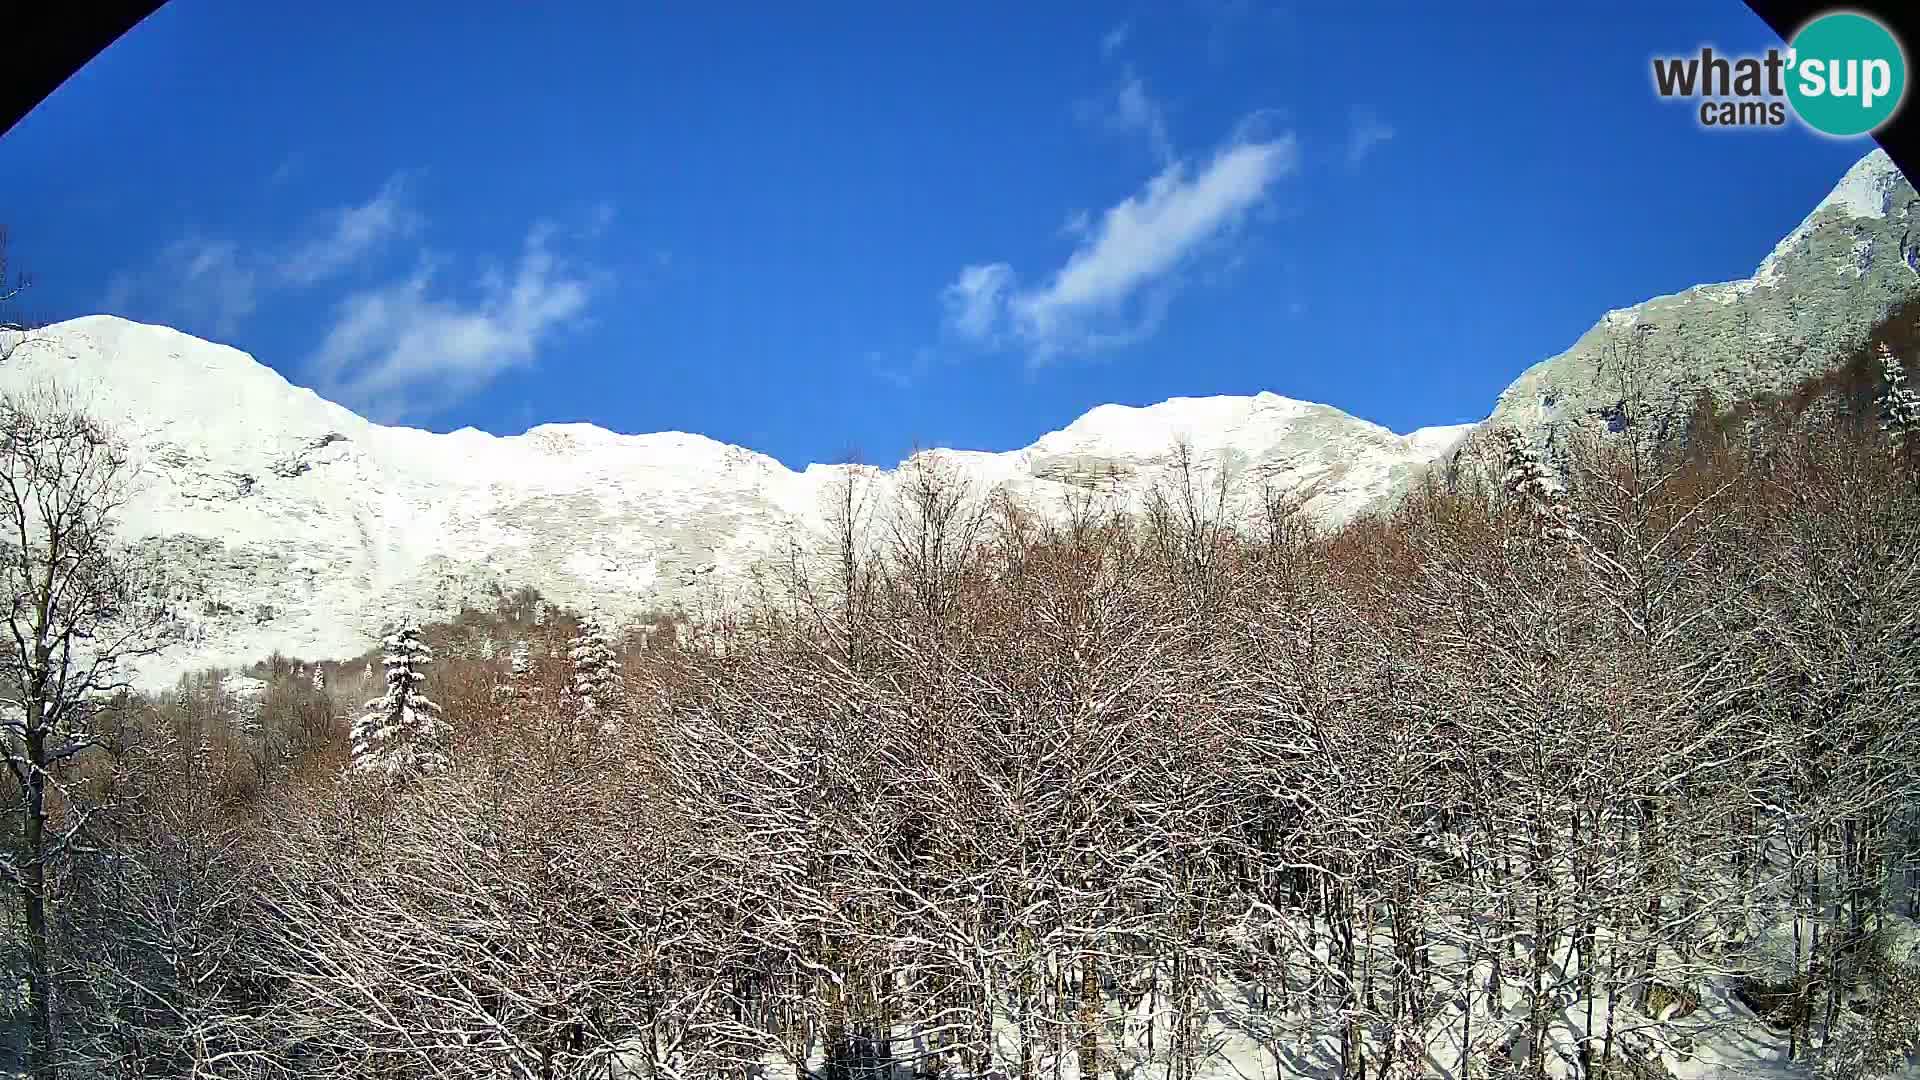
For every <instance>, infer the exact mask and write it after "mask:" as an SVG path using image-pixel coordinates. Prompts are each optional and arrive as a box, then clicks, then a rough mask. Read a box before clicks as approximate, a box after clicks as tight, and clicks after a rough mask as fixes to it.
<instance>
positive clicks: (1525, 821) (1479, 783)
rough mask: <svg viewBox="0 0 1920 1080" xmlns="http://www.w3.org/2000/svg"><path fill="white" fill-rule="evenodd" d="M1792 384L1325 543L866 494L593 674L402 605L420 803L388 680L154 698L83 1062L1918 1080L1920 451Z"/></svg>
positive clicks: (514, 620)
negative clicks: (373, 735) (382, 731)
mask: <svg viewBox="0 0 1920 1080" xmlns="http://www.w3.org/2000/svg"><path fill="white" fill-rule="evenodd" d="M1883 396H1884V395H1883ZM1805 404H1806V403H1805V402H1800V403H1797V404H1795V405H1793V406H1792V407H1781V408H1778V409H1776V410H1774V411H1773V412H1771V413H1769V414H1765V415H1761V414H1755V413H1751V412H1749V413H1747V414H1745V415H1743V416H1742V417H1741V418H1740V422H1738V423H1731V424H1727V423H1721V424H1697V425H1695V429H1694V430H1693V432H1692V434H1691V436H1690V437H1689V438H1688V439H1687V440H1686V441H1685V443H1684V445H1681V444H1679V443H1677V442H1676V441H1674V440H1656V439H1652V438H1644V437H1642V429H1643V427H1644V425H1639V424H1636V423H1635V422H1634V417H1633V416H1632V414H1631V410H1629V413H1628V415H1627V422H1626V423H1625V424H1624V425H1623V426H1624V430H1623V431H1622V432H1621V433H1619V434H1618V435H1615V436H1613V437H1610V438H1606V439H1598V438H1596V439H1590V440H1581V439H1575V440H1573V441H1572V442H1570V443H1568V444H1566V445H1564V446H1562V447H1561V448H1560V449H1559V452H1558V457H1559V458H1560V459H1561V460H1563V461H1564V463H1565V469H1564V474H1562V473H1560V472H1559V471H1558V470H1551V469H1548V468H1546V467H1543V466H1542V465H1541V464H1540V462H1539V461H1538V459H1537V458H1536V456H1535V455H1534V454H1533V452H1532V448H1530V447H1528V446H1526V445H1525V444H1524V443H1523V442H1521V441H1519V440H1514V439H1508V440H1505V441H1502V440H1500V439H1498V438H1490V439H1488V440H1487V441H1486V442H1485V443H1484V445H1479V446H1476V447H1472V448H1469V450H1468V451H1467V459H1466V461H1465V462H1464V464H1463V467H1462V468H1460V469H1457V470H1455V471H1454V473H1453V475H1454V476H1455V477H1456V478H1457V481H1458V482H1457V483H1456V485H1455V486H1454V487H1453V488H1452V489H1450V490H1438V489H1434V490H1428V491H1424V492H1420V493H1416V494H1415V496H1413V497H1412V498H1410V499H1409V500H1408V501H1407V502H1406V503H1405V504H1403V505H1401V506H1399V507H1398V508H1397V509H1396V510H1395V511H1394V512H1393V513H1392V514H1391V515H1390V516H1389V517H1387V518H1385V519H1378V520H1368V521H1364V522H1361V523H1359V524H1356V525H1353V526H1350V527H1348V528H1345V529H1343V530H1340V531H1339V532H1337V533H1335V534H1332V535H1323V534H1321V533H1320V532H1318V531H1317V530H1315V529H1314V528H1312V527H1311V526H1310V525H1309V523H1308V522H1307V521H1306V520H1305V519H1304V518H1303V516H1302V515H1301V514H1300V512H1299V511H1298V509H1297V506H1296V504H1295V503H1294V501H1292V500H1290V499H1289V498H1286V497H1282V496H1280V495H1278V494H1276V493H1275V492H1274V490H1272V489H1271V488H1270V487H1268V486H1267V485H1266V484H1265V483H1264V482H1263V480H1262V478H1261V477H1259V476H1258V475H1250V474H1236V473H1235V471H1234V468H1233V466H1232V465H1231V463H1226V464H1224V465H1221V464H1216V463H1206V462H1200V461H1198V460H1195V459H1194V458H1192V457H1191V456H1190V455H1187V454H1185V453H1183V452H1179V451H1176V452H1175V454H1174V457H1173V461H1174V463H1175V464H1174V467H1173V468H1171V469H1170V470H1169V471H1168V478H1167V479H1166V480H1165V482H1164V483H1163V484H1162V485H1161V487H1160V488H1159V489H1158V490H1157V492H1156V493H1155V494H1154V495H1153V497H1151V498H1150V499H1148V500H1147V501H1146V503H1145V505H1144V506H1134V507H1129V506H1126V505H1123V504H1122V503H1121V502H1119V501H1118V500H1116V499H1114V498H1112V497H1110V494H1109V493H1106V492H1102V491H1097V490H1087V491H1086V492H1085V493H1084V495H1083V496H1081V497H1076V498H1074V499H1071V500H1069V501H1068V502H1067V504H1066V505H1063V506H1059V507H1052V508H1042V509H1041V510H1036V509H1035V508H1023V507H1021V506H1018V505H1015V504H1014V503H1012V502H1010V501H1008V500H1006V499H1004V498H1000V497H997V496H995V495H994V494H993V493H988V492H980V491H972V490H969V489H967V487H966V486H965V484H964V483H963V481H962V480H961V478H960V476H959V474H957V473H954V472H949V471H946V470H944V469H943V468H942V466H941V464H940V462H939V459H938V458H937V457H923V458H920V459H917V460H916V461H915V462H912V463H909V465H908V466H906V467H905V468H904V470H903V479H902V480H901V481H900V482H899V483H898V484H897V485H895V486H894V487H892V488H891V489H889V490H888V493H887V494H886V495H885V497H884V498H883V497H882V495H881V490H882V489H881V488H880V487H879V486H878V485H877V483H876V482H874V481H872V480H871V479H870V478H867V477H864V476H863V475H862V474H859V473H855V474H853V475H851V476H850V477H849V479H848V480H847V482H846V484H845V486H844V488H843V489H842V490H840V491H839V492H838V493H837V494H836V497H835V500H834V506H833V508H832V512H831V513H830V514H829V519H830V520H831V521H832V522H833V523H834V525H835V529H834V532H835V533H836V534H837V535H836V536H835V537H834V538H833V540H832V542H830V543H829V544H827V545H825V547H824V548H819V549H813V550H807V551H803V552H796V555H795V558H794V559H793V560H792V562H791V564H790V565H789V566H788V567H786V568H785V569H784V570H781V571H779V572H770V573H769V575H768V577H767V579H766V581H765V583H764V587H763V588H762V589H761V591H760V593H759V594H758V596H757V598H755V599H754V601H753V602H752V603H750V604H747V605H745V606H743V607H740V608H737V609H734V610H735V612H736V613H735V614H734V615H731V616H728V617H726V618H716V619H712V620H707V621H704V622H701V623H699V624H686V623H682V624H678V625H674V624H662V625H660V626H656V627H655V628H653V629H652V630H651V631H650V632H647V633H644V634H640V633H635V634H632V635H628V636H627V637H626V638H625V639H623V641H622V642H621V643H620V646H619V648H618V649H617V652H618V654H619V655H618V660H617V664H615V665H614V670H616V671H617V673H618V678H617V679H615V680H612V681H608V680H607V679H605V678H602V677H600V676H595V677H594V678H593V679H588V680H583V679H581V678H580V677H579V672H578V671H576V670H575V669H576V667H577V664H576V659H577V657H579V656H581V655H586V653H584V652H583V651H582V650H581V649H579V648H577V647H576V645H577V639H579V638H580V637H581V635H582V629H581V626H580V624H579V622H578V620H577V619H576V618H575V617H574V616H573V615H571V614H568V613H564V612H557V611H550V610H547V609H545V607H544V605H541V604H540V603H539V602H538V600H537V598H534V597H531V596H525V595H523V596H521V597H518V598H513V599H511V600H509V601H503V604H502V608H501V611H500V612H497V613H493V614H490V615H484V616H483V615H480V614H477V613H476V614H470V615H468V616H465V617H463V619H462V620H461V621H460V622H459V623H457V624H455V625H450V626H438V627H429V628H426V630H425V631H424V632H423V633H421V634H420V635H419V637H420V639H421V640H422V641H423V642H424V643H425V645H426V646H427V648H428V649H430V650H431V656H430V657H428V656H427V650H423V649H419V648H416V647H414V646H411V645H409V646H408V648H407V656H408V658H406V659H405V660H404V663H405V664H406V665H409V666H408V667H407V670H408V671H410V672H411V671H415V670H417V671H418V672H419V673H421V678H420V680H419V681H418V683H417V686H416V684H415V683H413V682H410V681H408V680H401V681H400V682H399V683H397V684H396V685H406V686H409V687H414V688H415V689H414V690H411V691H409V692H417V693H419V694H421V695H422V696H423V697H425V698H427V699H430V701H431V702H432V706H433V708H434V710H435V711H436V713H437V715H439V716H442V717H444V718H445V720H446V725H445V727H446V735H445V736H444V737H445V739H446V740H447V742H446V745H445V747H444V750H445V751H446V752H445V754H444V762H445V765H444V767H436V768H435V769H434V770H432V771H431V772H426V773H422V774H406V773H404V772H403V773H399V774H395V775H391V776H366V775H360V774H359V773H355V772H352V771H351V770H349V768H348V766H349V764H350V763H351V762H352V760H353V748H352V743H351V741H350V739H349V735H348V732H349V727H350V725H351V723H352V721H353V720H354V718H356V717H358V716H359V715H361V714H362V712H363V705H364V703H365V701H366V700H367V699H368V698H373V697H376V696H378V695H380V694H381V693H382V688H383V686H385V685H387V683H385V682H384V677H383V674H382V671H381V668H382V666H383V663H382V662H383V661H384V659H386V658H384V657H381V656H379V655H369V656H368V657H364V658H362V659H361V660H358V661H354V662H350V663H347V664H331V665H312V664H302V663H297V662H294V661H288V660H280V661H276V662H275V663H274V664H271V665H269V666H268V667H266V668H263V669H261V670H260V671H259V672H258V673H257V674H259V675H260V676H262V677H264V678H265V679H266V681H267V689H266V691H265V694H264V696H256V697H253V698H249V699H248V700H247V701H240V700H238V699H235V698H234V697H233V695H231V694H228V693H227V692H226V691H225V690H223V689H221V684H220V680H219V679H217V678H209V679H207V680H203V681H201V682H199V683H197V684H190V685H183V687H182V688H181V691H180V692H179V693H176V694H173V695H169V696H166V697H163V698H159V699H153V700H147V699H133V698H128V699H124V700H123V701H122V702H121V703H120V704H121V706H122V707H121V709H120V710H118V715H120V716H122V717H123V718H124V726H123V728H122V729H120V730H118V731H117V732H116V734H115V737H114V738H113V739H112V740H110V745H108V746H106V747H105V748H104V751H105V752H102V753H100V754H97V755H94V756H93V757H92V758H91V760H90V763H89V764H88V765H87V766H86V768H85V771H84V772H81V773H75V774H73V775H72V777H71V779H70V782H69V783H68V784H67V785H66V787H65V789H63V793H62V796H61V799H60V800H59V801H58V805H57V806H56V809H55V812H54V817H55V819H56V820H60V821H69V820H72V819H73V818H74V816H75V815H78V814H80V813H83V812H84V813H85V814H87V815H89V816H88V818H87V822H86V824H87V830H86V835H87V836H89V837H90V838H92V840H91V841H90V842H88V843H86V844H78V845H75V846H74V847H73V848H72V849H71V850H70V851H69V852H68V853H67V855H66V856H65V857H64V858H63V860H62V862H61V864H60V872H59V874H58V875H57V876H56V878H55V879H54V880H53V882H52V883H51V884H50V886H49V889H50V891H51V894H52V897H53V903H52V911H53V912H54V929H53V948H52V955H53V956H54V957H55V958H56V960H57V966H56V968H55V971H54V975H53V979H54V988H55V989H54V993H53V994H52V1003H53V1012H54V1018H55V1020H54V1027H55V1029H56V1030H57V1036H58V1037H57V1042H56V1048H55V1049H56V1055H55V1056H56V1059H57V1061H58V1062H59V1066H60V1068H62V1069H63V1070H66V1071H64V1072H63V1073H62V1075H71V1076H94V1075H116V1076H135V1075H139V1076H160V1075H164V1076H258V1077H267V1076H274V1077H279V1076H287V1077H327V1076H335V1077H343V1078H344V1077H370V1076H379V1077H428V1076H434V1077H441V1076H445V1077H469V1076H471V1077H482V1076H485V1077H498V1076H515V1077H528V1078H534V1077H538V1078H541V1080H546V1078H557V1077H588V1076H614V1075H624V1074H631V1075H639V1076H644V1077H658V1078H669V1077H694V1076H729V1077H751V1076H760V1075H780V1076H785V1075H794V1074H799V1075H803V1076H821V1077H830V1078H833V1080H853V1078H855V1077H862V1078H864V1077H881V1076H898V1075H901V1074H902V1071H905V1072H907V1073H911V1074H913V1075H921V1076H946V1077H983V1076H988V1075H994V1076H1003V1077H1009V1078H1017V1080H1042V1078H1058V1077H1064V1076H1073V1077H1093V1076H1112V1077H1114V1078H1115V1080H1128V1078H1131V1077H1144V1076H1166V1077H1169V1078H1171V1080H1187V1078H1191V1077H1196V1076H1199V1075H1201V1074H1222V1075H1224V1073H1225V1070H1227V1069H1228V1068H1229V1067H1231V1068H1235V1069H1238V1070H1240V1071H1241V1072H1242V1073H1243V1074H1246V1075H1255V1074H1258V1075H1265V1076H1274V1075H1278V1076H1292V1075H1303V1076H1304V1075H1338V1076H1345V1077H1356V1078H1378V1080H1391V1078H1399V1077H1425V1076H1450V1077H1456V1078H1464V1077H1467V1076H1474V1077H1481V1076H1495V1075H1513V1076H1534V1077H1546V1076H1581V1077H1588V1076H1591V1077H1615V1076H1659V1075H1664V1071H1663V1070H1664V1067H1665V1066H1664V1065H1663V1062H1675V1061H1678V1060H1680V1059H1683V1058H1686V1057H1689V1056H1696V1057H1699V1058H1701V1059H1702V1060H1706V1061H1711V1060H1714V1058H1715V1056H1718V1058H1719V1060H1722V1061H1725V1062H1727V1063H1728V1067H1730V1068H1733V1069H1735V1070H1736V1071H1738V1069H1739V1068H1740V1067H1741V1065H1742V1062H1741V1061H1740V1060H1738V1059H1734V1058H1729V1057H1727V1056H1726V1055H1729V1054H1732V1053H1734V1052H1735V1049H1734V1048H1736V1047H1749V1048H1751V1047H1758V1048H1759V1049H1758V1050H1755V1051H1753V1052H1755V1053H1760V1054H1765V1053H1772V1052H1774V1051H1775V1050H1777V1051H1778V1052H1780V1053H1784V1054H1788V1055H1791V1056H1793V1057H1794V1058H1796V1059H1800V1060H1803V1061H1805V1062H1807V1063H1809V1065H1810V1066H1817V1067H1818V1068H1819V1069H1821V1070H1823V1072H1824V1073H1825V1074H1826V1075H1832V1076H1862V1077H1863V1076H1871V1075H1878V1074H1881V1073H1884V1072H1887V1071H1890V1070H1892V1069H1894V1068H1897V1067H1899V1065H1900V1064H1901V1063H1903V1062H1906V1061H1908V1060H1910V1058H1909V1055H1912V1054H1915V1053H1916V1052H1920V1043H1917V1042H1916V1040H1917V1039H1920V1034H1917V1033H1920V958H1916V957H1914V956H1913V955H1912V951H1911V947H1912V944H1913V942H1914V941H1916V940H1920V939H1916V938H1915V936H1914V934H1913V929H1912V928H1913V926H1914V923H1913V921H1912V920H1913V918H1914V916H1915V915H1916V914H1920V911H1917V908H1920V798H1917V796H1920V786H1917V784H1920V782H1917V781H1916V775H1917V774H1916V764H1920V762H1917V761H1916V751H1917V750H1920V746H1917V745H1916V736H1915V730H1916V728H1915V719H1916V708H1915V705H1914V700H1915V698H1914V693H1913V691H1914V687H1915V680H1916V675H1920V665H1917V664H1916V660H1917V659H1920V563H1917V562H1916V559H1915V557H1914V556H1915V552H1916V550H1920V473H1917V472H1916V470H1915V468H1914V464H1913V461H1912V457H1913V454H1912V453H1911V449H1917V448H1904V447H1905V444H1903V443H1902V442H1901V441H1900V440H1899V439H1897V438H1893V437H1890V434H1889V432H1888V431H1885V430H1882V427H1881V425H1880V424H1879V423H1878V422H1877V421H1876V420H1875V419H1874V417H1873V416H1871V415H1863V414H1862V413H1861V412H1860V411H1859V410H1854V409H1829V410H1824V411H1823V410H1817V409H1807V408H1804V407H1802V406H1804V405H1805ZM1892 434H1893V435H1898V434H1899V432H1898V431H1895V432H1893V433H1892ZM1475 477H1481V478H1484V481H1477V480H1475V479H1474V478H1475ZM1042 510H1043V511H1044V512H1042ZM516 656H517V657H518V659H516ZM603 667H604V665H603ZM316 671H318V672H319V674H318V675H317V676H316V675H315V672H316ZM583 686H590V687H591V690H583ZM589 696H591V697H593V699H594V700H593V704H592V707H591V708H589V707H585V705H584V702H585V699H586V698H587V697H589ZM382 700H383V701H384V702H385V703H386V705H384V706H380V707H389V706H396V702H395V699H394V698H392V697H391V696H389V697H387V698H384V699H382ZM396 707H397V706H396ZM396 715H397V713H396ZM436 760H438V758H436ZM1735 1035H1739V1036H1741V1038H1738V1039H1736V1038H1733V1036H1735ZM769 1070H771V1072H769Z"/></svg>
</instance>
